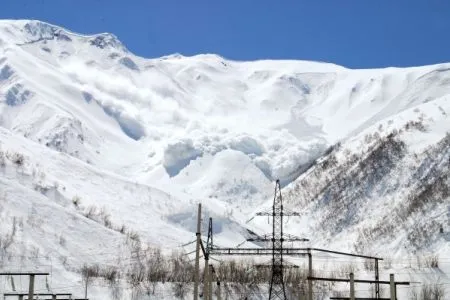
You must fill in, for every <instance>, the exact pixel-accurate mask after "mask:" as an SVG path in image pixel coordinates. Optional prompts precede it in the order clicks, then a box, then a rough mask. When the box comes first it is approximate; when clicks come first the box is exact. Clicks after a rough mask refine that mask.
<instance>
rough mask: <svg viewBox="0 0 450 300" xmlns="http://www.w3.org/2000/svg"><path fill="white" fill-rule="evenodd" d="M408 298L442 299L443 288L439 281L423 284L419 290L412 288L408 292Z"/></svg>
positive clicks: (420, 299)
mask: <svg viewBox="0 0 450 300" xmlns="http://www.w3.org/2000/svg"><path fill="white" fill-rule="evenodd" d="M409 299H410V300H444V299H445V288H444V286H443V285H441V284H439V283H434V284H425V285H423V286H422V287H421V288H420V290H419V291H418V290H417V289H412V290H411V291H410V292H409Z"/></svg>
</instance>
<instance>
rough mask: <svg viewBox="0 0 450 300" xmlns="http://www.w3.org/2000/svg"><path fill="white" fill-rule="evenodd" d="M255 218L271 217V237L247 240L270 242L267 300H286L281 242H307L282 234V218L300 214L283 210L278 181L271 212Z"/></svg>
mask: <svg viewBox="0 0 450 300" xmlns="http://www.w3.org/2000/svg"><path fill="white" fill-rule="evenodd" d="M256 215H257V216H272V235H271V236H266V237H262V238H256V239H248V241H265V242H270V241H271V242H272V278H271V281H270V289H269V300H272V299H281V300H286V288H285V285H284V278H283V275H284V274H283V273H284V272H283V271H284V264H283V252H284V248H283V242H294V241H302V242H304V241H308V240H307V239H301V238H297V237H294V236H291V235H285V234H284V233H283V217H284V216H299V215H300V214H299V213H297V212H293V211H285V210H284V208H283V197H282V195H281V185H280V180H278V179H277V181H276V183H275V193H274V198H273V206H272V210H270V211H266V212H259V213H257V214H256Z"/></svg>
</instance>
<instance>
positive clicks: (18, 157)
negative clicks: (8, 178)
mask: <svg viewBox="0 0 450 300" xmlns="http://www.w3.org/2000/svg"><path fill="white" fill-rule="evenodd" d="M6 157H7V158H8V159H9V160H10V161H11V162H13V163H14V164H15V165H16V166H23V164H24V162H25V156H24V155H23V154H22V153H18V152H13V153H12V152H6Z"/></svg>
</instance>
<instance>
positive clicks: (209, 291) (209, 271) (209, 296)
mask: <svg viewBox="0 0 450 300" xmlns="http://www.w3.org/2000/svg"><path fill="white" fill-rule="evenodd" d="M212 271H213V265H209V266H208V300H212V279H211V278H212V276H211V275H212V274H211V273H212Z"/></svg>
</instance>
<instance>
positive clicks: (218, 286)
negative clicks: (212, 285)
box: [217, 281, 222, 300]
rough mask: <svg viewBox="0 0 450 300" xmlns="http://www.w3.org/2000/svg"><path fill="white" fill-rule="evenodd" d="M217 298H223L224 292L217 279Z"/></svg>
mask: <svg viewBox="0 0 450 300" xmlns="http://www.w3.org/2000/svg"><path fill="white" fill-rule="evenodd" d="M217 300H222V293H221V291H220V281H217Z"/></svg>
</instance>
